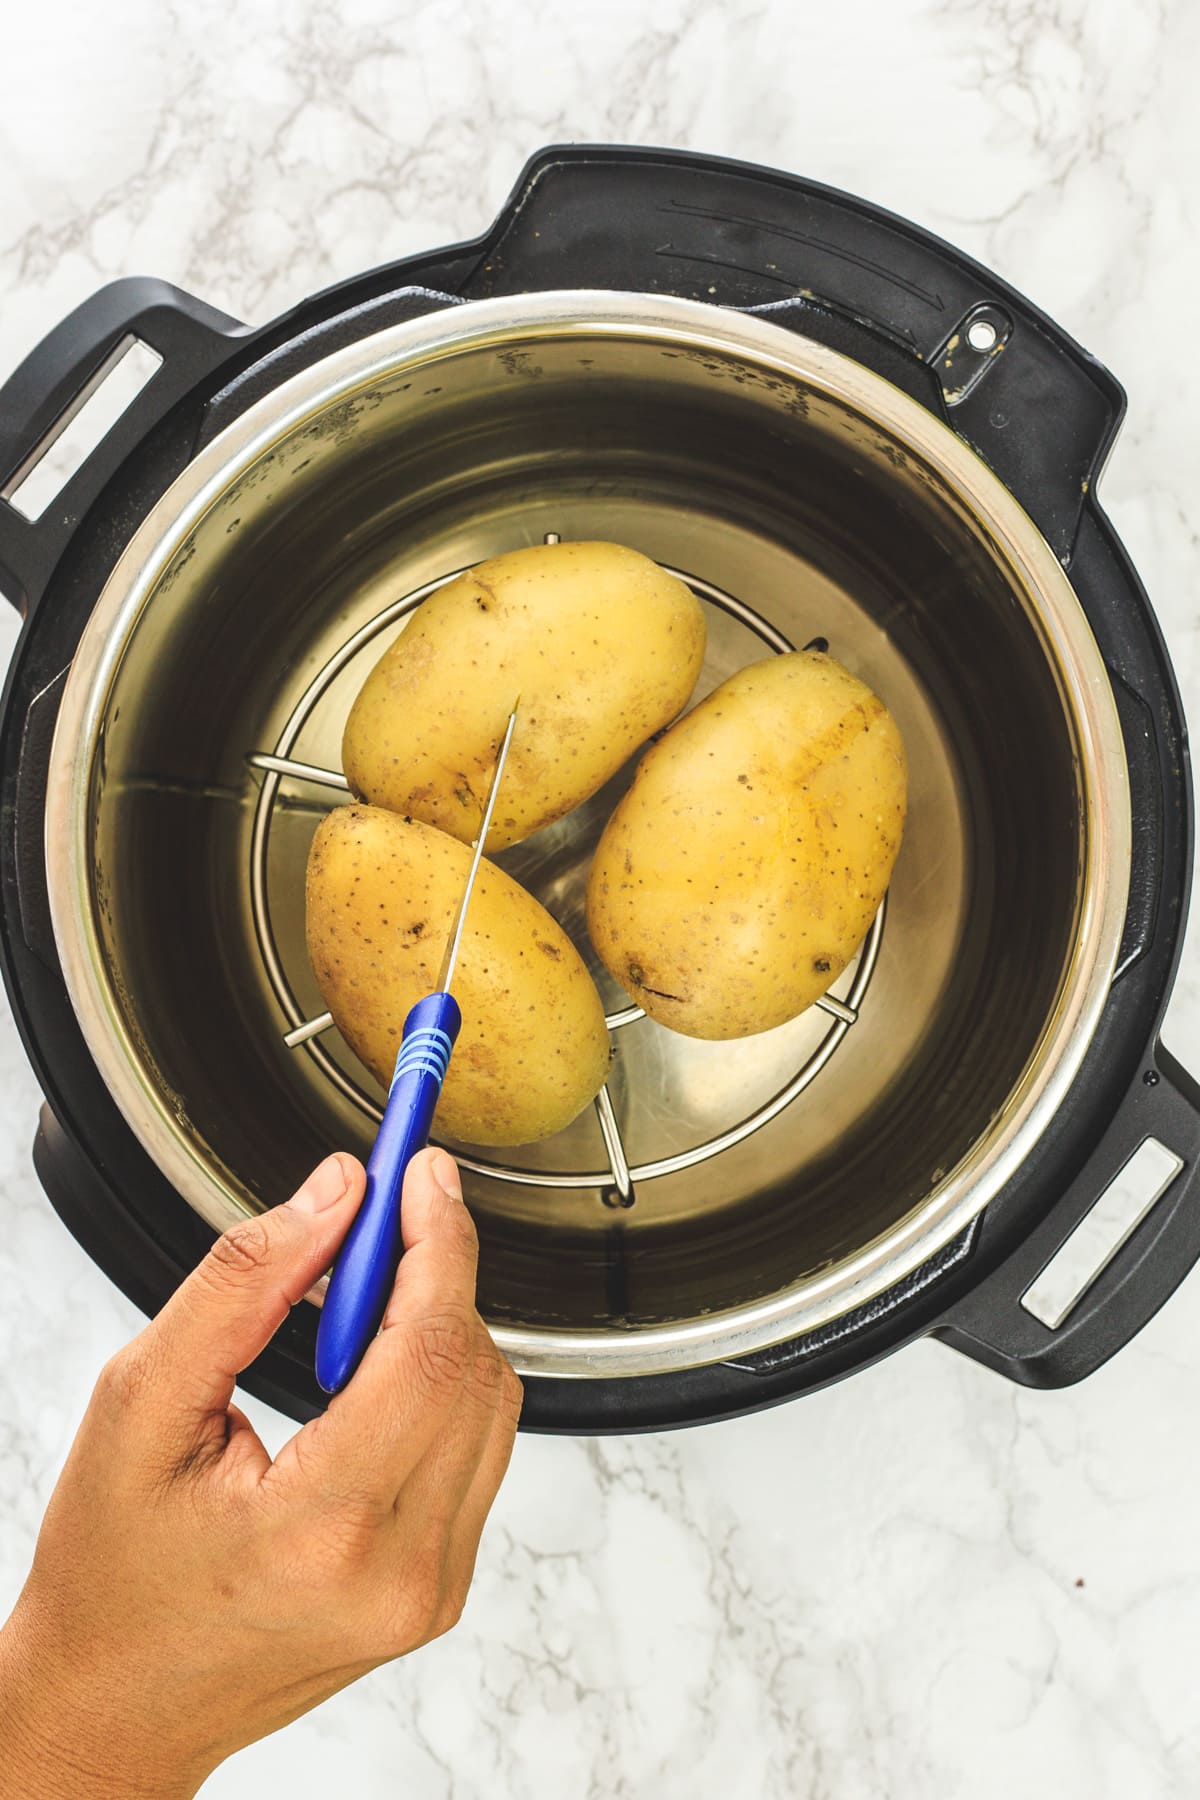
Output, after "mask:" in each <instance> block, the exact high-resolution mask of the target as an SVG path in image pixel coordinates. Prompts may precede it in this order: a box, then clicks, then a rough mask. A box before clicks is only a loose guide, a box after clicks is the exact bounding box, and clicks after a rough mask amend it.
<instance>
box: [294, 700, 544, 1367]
mask: <svg viewBox="0 0 1200 1800" xmlns="http://www.w3.org/2000/svg"><path fill="white" fill-rule="evenodd" d="M516 722H517V709H516V706H514V707H513V709H512V712H511V713H510V714H509V716H508V727H507V729H506V731H505V733H504V739H503V741H502V743H501V745H500V750H499V753H498V755H497V757H496V766H495V769H494V770H493V771H492V781H491V786H490V787H489V789H488V795H487V801H486V803H485V805H484V809H483V822H482V824H481V825H480V827H479V836H478V837H477V838H476V840H475V849H474V855H473V856H472V858H471V867H470V870H469V872H468V875H467V880H466V885H465V887H464V888H463V892H462V898H461V900H460V901H459V903H458V912H457V914H456V916H455V919H454V922H453V924H452V925H451V928H450V938H449V941H448V943H447V945H446V954H445V956H444V958H443V959H442V967H441V972H440V974H439V976H438V985H437V990H436V992H434V993H432V994H427V995H426V996H425V998H424V999H423V1000H418V1001H417V1003H416V1005H415V1006H414V1007H413V1008H412V1010H411V1011H410V1012H409V1015H408V1017H407V1018H406V1019H405V1021H404V1035H403V1037H402V1038H401V1040H400V1050H399V1053H398V1055H397V1057H396V1070H395V1073H394V1075H393V1076H392V1085H391V1088H390V1089H389V1092H388V1097H387V1105H386V1106H385V1107H384V1111H383V1118H382V1120H381V1122H380V1126H379V1132H378V1135H377V1137H376V1139H375V1145H374V1148H373V1149H372V1151H371V1155H370V1158H369V1159H368V1162H367V1188H366V1193H365V1194H364V1196H363V1201H362V1205H361V1206H360V1207H359V1209H358V1211H357V1213H356V1214H355V1215H354V1222H353V1224H352V1225H351V1227H350V1229H349V1231H348V1232H347V1233H346V1240H345V1242H344V1243H343V1245H342V1248H341V1250H340V1251H339V1253H338V1257H337V1261H336V1262H335V1263H334V1265H333V1273H332V1275H331V1276H330V1278H329V1287H328V1291H327V1292H326V1295H325V1303H324V1305H323V1306H322V1308H321V1321H320V1324H319V1325H318V1327H317V1380H318V1381H319V1382H320V1384H321V1386H322V1387H323V1388H324V1389H325V1392H326V1393H327V1394H336V1393H339V1392H340V1391H341V1389H342V1388H344V1387H345V1385H346V1383H347V1382H348V1381H349V1379H350V1377H351V1375H353V1373H354V1371H355V1369H357V1367H358V1365H359V1363H360V1362H361V1361H362V1359H363V1356H364V1355H365V1354H366V1350H367V1345H368V1344H369V1343H370V1342H371V1340H372V1339H373V1338H374V1336H375V1334H376V1333H377V1332H378V1330H379V1327H380V1324H381V1323H382V1320H383V1314H384V1309H385V1308H386V1306H387V1303H388V1296H389V1295H390V1294H391V1291H392V1284H393V1282H394V1281H395V1279H396V1269H397V1267H398V1266H399V1262H400V1256H401V1253H402V1250H403V1237H402V1234H401V1228H400V1194H401V1190H402V1188H403V1186H404V1172H405V1170H406V1169H407V1168H408V1165H409V1163H410V1162H411V1161H412V1159H413V1157H414V1156H415V1155H416V1154H417V1151H418V1150H423V1149H424V1148H425V1146H426V1144H427V1143H428V1142H429V1130H430V1126H431V1125H432V1123H433V1113H434V1108H435V1107H436V1105H437V1103H438V1097H439V1095H440V1094H441V1091H442V1083H443V1081H445V1079H446V1070H447V1068H448V1067H449V1066H450V1053H451V1051H452V1050H453V1049H454V1043H455V1039H456V1038H457V1037H458V1033H459V1029H460V1027H461V1025H462V1013H461V1012H460V1011H459V1008H458V1002H457V1001H456V1000H455V998H454V995H453V994H452V993H451V992H450V984H451V982H452V981H453V979H454V965H455V963H456V961H457V960H458V952H459V947H460V945H461V943H462V935H463V926H464V924H465V923H466V917H467V908H468V906H469V905H470V903H471V890H472V889H473V888H474V886H475V877H476V875H477V874H478V873H479V864H480V862H481V860H482V858H483V846H484V844H485V842H486V841H487V834H488V828H489V826H490V825H491V822H492V813H493V811H494V810H495V806H496V795H497V794H498V792H499V790H500V780H501V777H502V776H503V774H504V764H505V761H506V760H507V757H508V749H509V745H510V744H511V743H512V735H513V728H514V726H515V725H516Z"/></svg>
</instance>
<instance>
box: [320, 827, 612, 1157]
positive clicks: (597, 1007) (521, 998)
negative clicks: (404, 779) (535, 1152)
mask: <svg viewBox="0 0 1200 1800" xmlns="http://www.w3.org/2000/svg"><path fill="white" fill-rule="evenodd" d="M470 861H471V853H470V851H469V850H468V848H467V847H466V845H465V844H460V843H459V842H458V840H457V838H452V837H448V836H447V835H446V833H445V832H442V831H437V830H435V829H434V828H433V826H431V825H423V824H421V823H420V822H419V821H417V820H415V819H403V818H400V817H399V816H398V815H397V814H395V813H389V812H384V811H383V810H382V809H380V808H378V807H371V806H356V805H352V806H339V807H336V808H335V809H334V810H333V812H331V813H329V814H328V815H327V816H326V817H325V818H324V819H323V820H322V821H321V823H320V825H319V826H318V827H317V830H316V833H315V835H314V837H313V841H312V848H311V850H310V851H309V858H308V880H307V891H306V897H307V931H308V953H309V957H310V958H311V961H312V966H313V972H314V974H315V975H316V978H317V983H318V985H319V987H320V989H321V993H322V994H323V995H324V998H325V1003H326V1005H327V1006H328V1007H329V1010H330V1012H331V1013H332V1014H333V1016H334V1020H335V1022H336V1023H337V1026H338V1028H339V1030H340V1031H341V1033H342V1035H343V1037H344V1038H345V1039H346V1041H347V1043H348V1044H349V1045H350V1047H351V1049H352V1050H353V1051H354V1053H355V1055H356V1056H358V1057H360V1058H361V1060H362V1061H363V1062H364V1063H365V1064H366V1065H367V1067H368V1068H369V1069H370V1070H371V1072H372V1074H373V1075H375V1076H376V1077H377V1079H378V1080H379V1081H380V1082H381V1083H382V1084H383V1086H384V1087H387V1086H388V1085H389V1083H390V1082H391V1079H392V1071H393V1068H394V1066H395V1061H396V1052H397V1050H398V1049H399V1047H400V1036H401V1033H402V1031H403V1028H404V1020H405V1016H406V1015H407V1013H408V1010H409V1008H410V1007H411V1006H412V1005H413V1004H414V1003H415V1002H416V1001H417V1000H419V999H421V998H422V996H423V995H425V994H428V993H430V992H432V991H433V990H434V988H435V987H436V986H437V981H438V975H439V972H440V969H441V963H442V958H443V956H444V954H445V950H446V944H447V941H448V939H449V934H450V930H451V927H452V925H453V921H454V917H455V912H456V909H457V906H458V901H459V897H460V895H461V894H462V890H463V885H464V883H465V881H466V878H467V871H468V869H469V867H470ZM453 980H454V996H455V999H456V1000H457V1001H458V1003H459V1006H460V1007H461V1009H462V1016H463V1023H462V1031H461V1033H460V1035H459V1039H458V1043H457V1044H456V1046H455V1049H454V1054H453V1056H452V1057H451V1059H450V1069H449V1072H448V1074H447V1076H446V1082H445V1086H444V1087H443V1089H442V1097H441V1100H440V1102H439V1105H438V1109H437V1114H436V1119H437V1124H438V1125H439V1126H440V1127H441V1129H442V1130H443V1131H444V1132H447V1133H448V1134H449V1135H450V1136H452V1137H456V1138H463V1139H465V1140H467V1141H468V1142H470V1143H475V1144H531V1143H535V1142H536V1141H537V1140H538V1139H539V1138H544V1137H550V1136H551V1135H552V1133H554V1132H556V1131H560V1130H561V1129H562V1127H563V1126H564V1125H567V1124H569V1123H570V1121H571V1120H572V1119H573V1118H574V1117H575V1115H576V1113H578V1112H579V1111H580V1110H581V1109H582V1108H583V1107H584V1106H586V1105H587V1103H588V1101H589V1100H591V1099H592V1098H593V1096H594V1095H595V1094H596V1093H597V1092H598V1090H599V1088H600V1087H601V1085H602V1083H603V1082H604V1079H605V1076H606V1075H607V1073H608V1061H609V1042H608V1032H607V1029H606V1028H605V1024H604V1008H603V1006H602V1005H601V1003H600V996H599V995H598V993H597V992H596V988H595V984H594V983H593V981H592V978H591V976H590V975H589V974H588V972H587V970H586V969H585V968H584V966H583V963H582V961H581V960H580V958H579V954H578V952H577V951H576V949H575V946H574V945H573V944H572V943H571V941H570V939H569V938H568V937H567V935H566V933H565V932H564V931H563V930H562V929H561V927H560V926H559V925H558V924H557V923H556V922H555V921H554V920H553V919H552V918H551V917H550V914H549V913H548V912H546V910H545V908H544V907H542V906H540V905H539V904H538V902H537V901H536V900H535V899H534V898H533V896H532V894H527V893H526V892H525V890H524V888H521V887H518V886H517V883H516V882H515V881H513V880H512V879H511V877H510V876H508V875H506V874H505V873H504V871H503V870H502V869H497V868H495V867H494V866H493V865H492V864H491V863H489V862H487V861H484V862H482V863H481V864H480V867H479V875H478V877H477V879H476V883H475V890H474V893H473V894H472V897H471V904H470V907H469V908H468V911H467V919H466V925H465V928H464V931H463V938H462V943H461V945H460V947H459V954H458V965H457V967H456V969H455V972H454V978H453Z"/></svg>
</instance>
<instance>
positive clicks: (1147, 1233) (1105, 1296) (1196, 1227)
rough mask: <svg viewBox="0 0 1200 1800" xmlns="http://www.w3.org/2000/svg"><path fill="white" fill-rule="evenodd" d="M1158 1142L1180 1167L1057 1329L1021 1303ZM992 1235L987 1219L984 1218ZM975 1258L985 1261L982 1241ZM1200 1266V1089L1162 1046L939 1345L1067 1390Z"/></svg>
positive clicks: (1019, 1377) (940, 1333) (938, 1333)
mask: <svg viewBox="0 0 1200 1800" xmlns="http://www.w3.org/2000/svg"><path fill="white" fill-rule="evenodd" d="M1149 1139H1156V1140H1157V1141H1158V1142H1159V1143H1160V1144H1161V1145H1162V1146H1163V1147H1164V1148H1165V1149H1166V1150H1168V1151H1169V1152H1171V1153H1172V1154H1173V1155H1174V1156H1175V1157H1176V1158H1177V1159H1178V1165H1179V1166H1178V1167H1177V1169H1176V1170H1175V1172H1174V1174H1173V1175H1171V1177H1170V1178H1169V1179H1168V1181H1167V1183H1166V1186H1165V1187H1164V1188H1162V1189H1161V1190H1160V1192H1159V1193H1158V1195H1157V1197H1155V1198H1154V1199H1153V1200H1152V1201H1151V1204H1150V1205H1149V1207H1148V1208H1147V1210H1146V1211H1145V1212H1144V1213H1143V1214H1142V1216H1141V1217H1140V1218H1139V1219H1138V1220H1137V1222H1136V1223H1135V1224H1134V1226H1133V1228H1132V1230H1130V1231H1129V1232H1128V1235H1127V1236H1126V1237H1125V1238H1124V1240H1123V1241H1122V1242H1121V1243H1119V1244H1118V1246H1117V1248H1116V1249H1115V1250H1114V1251H1113V1252H1112V1254H1111V1255H1110V1256H1109V1258H1108V1260H1107V1261H1106V1262H1104V1263H1103V1265H1102V1266H1101V1268H1100V1270H1099V1272H1098V1273H1096V1274H1095V1275H1094V1276H1093V1277H1092V1278H1091V1279H1090V1281H1088V1283H1087V1285H1086V1286H1085V1287H1084V1289H1083V1291H1082V1293H1081V1294H1079V1295H1078V1296H1077V1298H1076V1299H1075V1300H1074V1302H1073V1303H1071V1304H1069V1306H1068V1308H1067V1310H1066V1312H1065V1314H1064V1315H1063V1316H1062V1317H1061V1320H1060V1322H1058V1323H1057V1324H1055V1325H1048V1324H1045V1323H1043V1321H1042V1319H1040V1318H1038V1317H1036V1316H1035V1314H1034V1313H1033V1312H1031V1311H1029V1309H1028V1306H1027V1305H1026V1304H1024V1301H1025V1298H1026V1296H1027V1295H1028V1294H1029V1291H1030V1288H1031V1287H1032V1286H1033V1284H1034V1282H1036V1281H1037V1280H1038V1277H1039V1276H1040V1275H1041V1274H1042V1272H1043V1270H1045V1269H1046V1268H1047V1267H1048V1265H1049V1264H1050V1263H1051V1262H1052V1261H1053V1260H1054V1258H1055V1256H1057V1254H1058V1252H1059V1250H1060V1249H1061V1248H1062V1247H1063V1246H1064V1245H1065V1244H1066V1243H1067V1242H1068V1240H1069V1239H1070V1238H1071V1237H1072V1236H1073V1235H1074V1233H1075V1231H1076V1230H1077V1229H1078V1228H1079V1226H1081V1225H1082V1224H1083V1223H1084V1222H1085V1220H1087V1218H1088V1216H1089V1215H1090V1214H1091V1212H1092V1210H1093V1208H1094V1207H1095V1206H1096V1205H1097V1204H1098V1202H1099V1201H1100V1199H1101V1198H1102V1197H1103V1195H1104V1194H1105V1193H1106V1192H1107V1191H1108V1189H1109V1187H1110V1186H1111V1185H1112V1183H1113V1182H1114V1181H1115V1180H1116V1178H1117V1177H1118V1176H1119V1175H1120V1173H1121V1171H1122V1170H1123V1169H1124V1168H1125V1166H1126V1164H1127V1163H1128V1162H1129V1160H1130V1158H1131V1157H1132V1156H1134V1155H1135V1154H1136V1152H1137V1151H1138V1150H1139V1149H1140V1148H1141V1146H1142V1145H1143V1144H1145V1143H1146V1142H1147V1140H1149ZM983 1224H984V1228H985V1231H986V1225H987V1214H986V1212H985V1213H984V1215H983ZM978 1249H979V1252H983V1253H985V1252H986V1241H984V1242H981V1243H980V1245H979V1247H978ZM1198 1258H1200V1083H1197V1082H1196V1081H1195V1080H1194V1079H1193V1078H1192V1076H1191V1075H1189V1074H1188V1073H1187V1071H1186V1070H1185V1069H1183V1068H1182V1067H1181V1066H1180V1064H1179V1063H1178V1062H1176V1060H1175V1058H1174V1057H1173V1056H1172V1055H1171V1054H1170V1052H1169V1051H1167V1050H1164V1049H1163V1048H1162V1046H1161V1045H1156V1046H1155V1047H1154V1049H1153V1051H1152V1054H1151V1055H1150V1057H1149V1058H1148V1059H1147V1060H1146V1061H1145V1062H1144V1063H1143V1065H1142V1067H1141V1068H1139V1071H1138V1075H1137V1079H1136V1081H1135V1082H1134V1085H1133V1086H1132V1087H1131V1089H1130V1090H1129V1093H1128V1094H1127V1095H1126V1097H1125V1101H1124V1103H1123V1104H1122V1105H1121V1107H1120V1108H1119V1109H1118V1111H1117V1113H1116V1116H1115V1117H1114V1119H1113V1121H1112V1123H1111V1124H1110V1126H1109V1128H1108V1130H1107V1131H1106V1132H1105V1134H1104V1136H1103V1137H1102V1138H1101V1140H1100V1143H1099V1144H1098V1145H1097V1147H1096V1149H1095V1151H1094V1152H1093V1154H1092V1155H1091V1157H1089V1159H1088V1161H1087V1162H1086V1163H1085V1164H1084V1167H1083V1168H1082V1170H1081V1171H1080V1173H1079V1175H1078V1176H1077V1177H1076V1179H1075V1181H1074V1182H1073V1183H1072V1185H1071V1186H1070V1188H1069V1189H1068V1190H1067V1192H1066V1193H1065V1194H1064V1195H1063V1196H1062V1198H1061V1199H1060V1200H1059V1201H1058V1202H1057V1204H1056V1205H1055V1206H1054V1208H1053V1210H1052V1211H1051V1212H1050V1213H1049V1214H1048V1215H1047V1217H1046V1218H1045V1219H1043V1220H1042V1222H1041V1224H1040V1225H1039V1226H1038V1227H1037V1229H1036V1230H1035V1231H1034V1232H1033V1233H1032V1234H1031V1235H1030V1236H1029V1237H1027V1238H1026V1239H1025V1240H1024V1242H1023V1243H1022V1244H1021V1245H1020V1246H1019V1248H1018V1249H1017V1250H1015V1251H1014V1252H1013V1254H1012V1255H1010V1256H1009V1257H1008V1258H1007V1259H1006V1260H1005V1261H1004V1262H1002V1263H1001V1264H1000V1266H999V1267H998V1268H997V1269H996V1270H995V1271H994V1272H993V1273H992V1274H991V1275H989V1276H987V1277H985V1279H984V1280H983V1281H982V1282H981V1283H980V1284H979V1286H978V1287H976V1288H974V1289H973V1290H972V1292H971V1293H969V1294H968V1295H966V1297H965V1298H964V1299H963V1300H961V1301H959V1302H958V1303H956V1304H955V1305H954V1306H953V1307H952V1308H951V1309H950V1311H949V1313H947V1314H946V1315H945V1316H944V1317H943V1318H942V1319H941V1320H940V1321H939V1322H938V1323H937V1324H936V1325H935V1326H934V1327H933V1330H932V1335H933V1336H935V1337H939V1338H941V1339H942V1340H943V1341H944V1342H946V1343H949V1344H951V1345H953V1347H954V1348H955V1349H956V1350H961V1351H963V1352H964V1353H965V1354H966V1355H968V1356H970V1357H973V1358H974V1359H975V1361H976V1362H981V1363H983V1364H984V1365H985V1366H986V1367H987V1368H989V1369H995V1370H996V1371H997V1373H999V1374H1001V1375H1007V1376H1008V1378H1009V1379H1010V1380H1011V1381H1017V1382H1020V1383H1021V1384H1022V1385H1023V1386H1025V1387H1039V1388H1055V1387H1069V1386H1070V1385H1071V1383H1072V1382H1076V1381H1081V1380H1083V1378H1084V1377H1085V1376H1087V1375H1091V1374H1092V1373H1093V1372H1094V1371H1095V1370H1096V1369H1098V1368H1100V1366H1101V1365H1102V1364H1103V1363H1105V1362H1107V1361H1108V1359H1109V1357H1110V1356H1113V1355H1115V1353H1116V1352H1117V1351H1118V1350H1120V1349H1123V1348H1124V1346H1125V1345H1126V1344H1127V1343H1129V1341H1130V1340H1131V1339H1132V1338H1133V1337H1135V1336H1136V1335H1137V1333H1138V1332H1139V1331H1140V1330H1141V1329H1142V1327H1143V1326H1144V1325H1147V1324H1148V1323H1149V1321H1150V1320H1151V1319H1152V1318H1153V1317H1154V1315H1155V1313H1156V1312H1157V1311H1158V1310H1159V1308H1160V1307H1161V1306H1162V1305H1163V1304H1164V1303H1165V1302H1166V1301H1167V1300H1169V1299H1170V1297H1171V1295H1172V1294H1173V1293H1174V1292H1175V1289H1176V1288H1177V1287H1178V1286H1179V1284H1180V1282H1181V1281H1182V1280H1183V1278H1184V1276H1185V1275H1186V1274H1187V1273H1188V1271H1189V1270H1190V1269H1191V1267H1192V1265H1193V1264H1194V1263H1195V1262H1196V1261H1197V1259H1198Z"/></svg>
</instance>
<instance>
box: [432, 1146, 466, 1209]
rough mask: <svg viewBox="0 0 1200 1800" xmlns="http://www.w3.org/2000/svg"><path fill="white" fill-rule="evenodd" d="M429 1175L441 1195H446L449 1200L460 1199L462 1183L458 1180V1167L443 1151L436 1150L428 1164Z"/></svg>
mask: <svg viewBox="0 0 1200 1800" xmlns="http://www.w3.org/2000/svg"><path fill="white" fill-rule="evenodd" d="M430 1174H431V1175H432V1176H433V1179H434V1180H435V1181H436V1182H437V1184H438V1186H439V1187H440V1188H441V1190H442V1192H443V1194H448V1195H449V1196H450V1198H451V1200H461V1199H462V1182H461V1181H460V1180H459V1175H458V1165H457V1163H456V1162H455V1160H454V1158H453V1157H452V1156H447V1155H446V1152H445V1151H444V1150H438V1151H437V1152H436V1153H435V1154H434V1157H433V1160H432V1162H431V1163H430Z"/></svg>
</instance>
